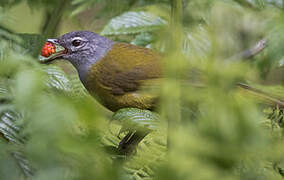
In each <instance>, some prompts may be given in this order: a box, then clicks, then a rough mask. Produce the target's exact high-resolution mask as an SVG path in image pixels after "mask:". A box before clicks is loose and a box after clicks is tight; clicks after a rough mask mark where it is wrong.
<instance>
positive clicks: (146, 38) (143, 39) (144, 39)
mask: <svg viewBox="0 0 284 180" xmlns="http://www.w3.org/2000/svg"><path fill="white" fill-rule="evenodd" d="M153 40H154V37H153V35H152V34H150V33H148V32H143V33H141V34H138V35H137V36H136V37H135V39H134V40H132V41H131V44H134V45H137V46H147V45H149V44H151V43H152V42H153Z"/></svg>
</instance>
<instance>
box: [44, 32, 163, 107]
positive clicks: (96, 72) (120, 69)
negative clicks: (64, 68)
mask: <svg viewBox="0 0 284 180" xmlns="http://www.w3.org/2000/svg"><path fill="white" fill-rule="evenodd" d="M45 46H46V47H47V48H46V47H45ZM45 46H44V47H43V49H42V55H43V60H42V62H44V63H47V62H51V61H53V60H55V59H59V58H62V59H65V60H67V61H69V62H70V63H71V64H73V66H74V67H75V68H76V69H77V72H78V75H79V78H80V80H81V82H82V84H83V85H84V86H85V88H86V89H87V90H88V92H89V93H90V94H91V95H92V96H93V97H94V98H95V99H97V100H98V101H99V102H100V103H101V104H102V105H103V106H105V107H106V108H107V109H109V110H111V111H113V112H115V111H117V110H119V109H121V108H127V107H132V108H139V109H148V110H151V109H153V108H154V107H155V106H156V104H157V100H158V97H157V95H155V94H153V93H152V92H153V91H150V89H151V87H153V84H157V83H158V82H159V79H160V78H162V76H163V75H162V68H161V67H162V65H161V63H162V62H161V59H162V56H161V55H160V54H159V53H157V52H155V51H153V50H151V49H149V48H144V47H140V46H136V45H132V44H128V43H120V42H114V41H112V40H110V39H108V38H106V37H104V36H100V35H98V34H96V33H93V32H90V31H73V32H70V33H67V34H64V35H63V36H61V37H59V38H57V39H48V40H47V44H46V45H45ZM48 48H49V51H48ZM142 87H143V88H142ZM156 87H158V85H156Z"/></svg>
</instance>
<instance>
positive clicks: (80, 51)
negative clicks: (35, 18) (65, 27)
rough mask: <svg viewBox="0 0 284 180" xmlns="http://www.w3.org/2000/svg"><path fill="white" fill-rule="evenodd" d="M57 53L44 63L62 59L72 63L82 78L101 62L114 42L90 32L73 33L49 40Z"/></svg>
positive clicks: (45, 59)
mask: <svg viewBox="0 0 284 180" xmlns="http://www.w3.org/2000/svg"><path fill="white" fill-rule="evenodd" d="M47 41H48V42H50V43H52V44H53V45H55V47H56V52H55V53H54V54H52V55H51V56H50V57H47V58H43V59H44V60H43V61H42V62H50V61H52V60H54V59H58V58H62V59H66V60H68V61H70V62H71V63H72V64H73V65H74V67H75V68H76V69H77V70H78V73H79V76H80V78H82V76H84V75H85V74H86V72H87V71H88V69H89V67H90V66H91V65H92V64H94V63H95V62H97V61H98V60H100V59H101V58H102V57H104V55H105V54H106V53H107V52H108V51H109V50H110V49H111V47H112V45H113V43H114V42H113V41H111V40H110V39H108V38H106V37H103V36H100V35H98V34H95V33H93V32H90V31H73V32H70V33H67V34H64V35H63V36H61V37H59V38H57V39H48V40H47Z"/></svg>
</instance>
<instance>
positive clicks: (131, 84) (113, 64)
mask: <svg viewBox="0 0 284 180" xmlns="http://www.w3.org/2000/svg"><path fill="white" fill-rule="evenodd" d="M265 43H266V41H261V42H260V43H258V44H257V46H256V48H253V49H252V50H248V51H244V53H240V54H238V56H237V57H238V59H241V58H242V57H243V58H249V57H251V56H253V55H254V54H256V53H258V52H260V51H261V50H262V49H263V48H264V47H265ZM255 52H256V53H255ZM234 57H235V56H234ZM56 59H65V60H67V61H69V62H70V63H71V64H73V66H74V67H75V68H76V69H77V72H78V75H79V78H80V80H81V82H82V84H83V85H84V86H85V88H86V89H87V90H88V92H89V93H90V94H91V95H92V96H93V97H94V98H95V99H97V100H98V101H99V102H100V103H101V104H102V105H103V106H105V107H106V108H107V109H109V110H111V111H113V112H115V111H117V110H119V109H121V108H129V107H131V108H139V109H148V110H153V109H154V108H155V107H156V105H157V102H158V100H159V96H158V94H157V93H154V92H155V91H154V90H153V89H155V88H156V87H159V86H160V85H161V84H160V82H161V79H162V78H163V77H164V74H163V70H162V59H163V55H161V54H160V53H158V52H156V51H154V50H152V49H149V48H145V47H140V46H136V45H132V44H128V43H121V42H115V41H113V40H111V39H109V38H107V37H104V36H100V35H98V34H96V33H94V32H90V31H73V32H69V33H67V34H64V35H62V36H61V37H59V38H55V39H47V41H46V43H45V45H44V46H43V48H42V51H41V56H40V61H41V62H42V63H50V62H52V61H54V60H56ZM235 59H236V58H235ZM236 86H238V87H240V88H242V89H244V90H246V91H250V92H253V93H256V94H257V95H261V97H262V98H264V99H266V100H268V101H269V102H270V103H271V104H273V105H277V106H278V107H284V101H282V100H280V99H277V98H275V97H272V96H269V95H268V94H266V93H265V92H263V91H260V90H258V89H256V88H253V87H251V86H248V85H246V84H244V83H238V84H236ZM148 133H149V131H145V132H143V131H142V132H141V131H133V132H129V133H128V134H127V135H126V136H125V137H124V139H123V140H122V141H121V142H120V144H119V147H118V148H119V149H120V150H121V151H122V152H124V154H131V153H132V152H133V149H135V147H136V146H137V145H138V143H139V142H140V141H141V140H142V139H143V138H144V137H145V136H146V135H147V134H148Z"/></svg>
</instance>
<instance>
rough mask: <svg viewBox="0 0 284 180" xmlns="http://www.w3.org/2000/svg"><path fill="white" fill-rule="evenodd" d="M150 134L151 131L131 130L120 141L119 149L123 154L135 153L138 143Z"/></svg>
mask: <svg viewBox="0 0 284 180" xmlns="http://www.w3.org/2000/svg"><path fill="white" fill-rule="evenodd" d="M147 134H149V131H135V132H133V131H131V132H129V133H127V135H126V136H125V137H124V138H123V139H122V140H121V141H120V143H119V145H118V150H119V152H120V153H121V154H124V155H130V154H133V153H135V151H136V147H137V145H138V144H139V143H140V142H141V141H142V140H143V139H144V137H145V136H147Z"/></svg>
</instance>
